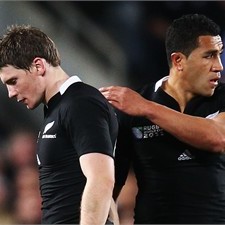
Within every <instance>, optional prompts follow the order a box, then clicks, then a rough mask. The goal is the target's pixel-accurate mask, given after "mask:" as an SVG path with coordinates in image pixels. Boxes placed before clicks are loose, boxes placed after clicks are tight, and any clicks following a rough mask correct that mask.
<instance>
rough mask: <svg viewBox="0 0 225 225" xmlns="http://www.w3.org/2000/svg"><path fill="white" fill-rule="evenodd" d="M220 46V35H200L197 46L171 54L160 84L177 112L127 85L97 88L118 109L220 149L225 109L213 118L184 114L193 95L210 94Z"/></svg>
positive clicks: (210, 148)
mask: <svg viewBox="0 0 225 225" xmlns="http://www.w3.org/2000/svg"><path fill="white" fill-rule="evenodd" d="M222 50H223V44H222V41H221V37H220V36H200V37H199V46H198V47H197V48H196V49H194V50H193V51H192V52H191V54H190V55H189V56H188V57H186V56H185V55H184V54H182V53H181V52H174V53H173V54H172V55H171V60H172V67H171V68H170V73H169V78H168V80H167V81H165V82H164V83H163V85H162V88H163V89H164V91H165V92H167V93H168V94H169V95H171V96H172V97H173V98H174V99H175V100H176V101H177V102H178V104H179V106H180V112H177V111H175V110H172V109H170V108H168V107H165V106H163V105H160V104H157V103H155V102H152V101H148V100H146V99H144V98H143V97H141V96H140V95H139V94H138V93H136V92H134V91H133V90H131V89H129V88H126V87H119V86H110V87H103V88H100V91H101V92H102V94H103V95H104V96H105V97H106V98H107V99H108V101H109V102H110V103H111V104H112V105H113V106H114V107H116V108H118V109H119V110H122V111H123V112H125V113H127V114H130V115H133V116H142V117H146V118H147V119H149V120H151V121H152V122H153V123H155V124H157V125H159V126H160V127H161V128H163V129H164V130H166V131H167V132H169V133H171V134H172V135H173V136H175V137H176V138H178V139H179V140H181V141H183V142H185V143H188V144H190V145H192V146H194V147H196V148H199V149H201V150H207V151H211V152H217V153H223V152H224V151H225V113H220V114H218V115H217V116H216V117H214V118H213V119H206V118H201V117H194V116H190V115H186V114H183V111H184V109H185V107H186V105H187V103H188V102H189V101H190V100H191V99H192V98H193V97H195V96H199V95H200V96H208V97H209V96H212V95H213V93H214V90H215V88H216V86H217V85H218V80H219V78H220V76H221V75H220V72H221V71H222V70H223V66H222V63H221V59H220V54H221V53H222ZM174 121H176V123H174ZM187 124H188V126H187Z"/></svg>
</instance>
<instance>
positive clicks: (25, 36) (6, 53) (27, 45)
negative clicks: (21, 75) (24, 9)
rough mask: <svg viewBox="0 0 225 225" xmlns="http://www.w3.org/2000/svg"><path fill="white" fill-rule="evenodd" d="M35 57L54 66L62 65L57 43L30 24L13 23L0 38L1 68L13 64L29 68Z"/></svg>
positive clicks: (16, 66) (19, 67) (20, 67)
mask: <svg viewBox="0 0 225 225" xmlns="http://www.w3.org/2000/svg"><path fill="white" fill-rule="evenodd" d="M35 57H41V58H44V59H45V60H46V61H47V62H48V63H49V64H51V65H52V66H54V67H55V66H58V65H60V57H59V53H58V50H57V48H56V46H55V43H54V42H53V41H52V40H51V39H50V38H49V37H48V36H47V35H46V34H45V33H43V32H42V31H41V30H39V29H38V28H35V27H32V26H30V25H12V26H9V27H7V32H6V34H5V35H3V37H2V38H1V39H0V69H1V68H2V67H5V66H7V65H12V66H14V67H15V68H18V69H25V70H29V69H30V66H31V64H32V62H33V60H34V59H35Z"/></svg>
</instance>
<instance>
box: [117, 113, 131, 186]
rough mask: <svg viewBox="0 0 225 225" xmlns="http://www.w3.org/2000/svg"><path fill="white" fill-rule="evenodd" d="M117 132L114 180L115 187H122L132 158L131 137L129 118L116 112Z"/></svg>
mask: <svg viewBox="0 0 225 225" xmlns="http://www.w3.org/2000/svg"><path fill="white" fill-rule="evenodd" d="M117 117H118V122H119V132H118V137H117V145H116V151H115V179H116V185H118V186H123V185H124V184H125V182H126V179H127V176H128V172H129V169H130V166H131V161H132V156H133V145H132V135H131V128H130V123H131V117H130V116H128V115H126V114H124V113H122V112H119V111H117Z"/></svg>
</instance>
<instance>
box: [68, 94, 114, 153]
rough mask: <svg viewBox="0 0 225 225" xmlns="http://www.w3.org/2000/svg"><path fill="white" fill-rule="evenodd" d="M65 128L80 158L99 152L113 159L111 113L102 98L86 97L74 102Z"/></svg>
mask: <svg viewBox="0 0 225 225" xmlns="http://www.w3.org/2000/svg"><path fill="white" fill-rule="evenodd" d="M65 121H66V122H65V123H66V124H65V126H66V129H67V132H69V136H70V139H71V141H72V144H73V146H74V147H75V149H76V151H77V154H78V156H81V155H83V154H87V153H92V152H97V153H102V154H106V155H109V156H111V157H113V151H114V143H113V140H112V137H111V134H110V126H111V124H110V123H111V120H110V112H109V109H108V107H107V105H106V104H105V102H104V101H102V100H101V99H100V98H95V97H90V96H84V97H80V98H77V99H76V100H74V101H72V103H71V104H70V106H69V107H68V109H67V113H66V118H65Z"/></svg>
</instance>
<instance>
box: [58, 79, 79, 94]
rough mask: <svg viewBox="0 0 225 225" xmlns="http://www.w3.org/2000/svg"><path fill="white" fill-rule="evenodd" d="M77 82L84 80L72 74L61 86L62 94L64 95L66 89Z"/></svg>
mask: <svg viewBox="0 0 225 225" xmlns="http://www.w3.org/2000/svg"><path fill="white" fill-rule="evenodd" d="M76 82H82V81H81V79H80V78H79V77H78V76H72V77H70V78H69V79H67V80H66V81H65V82H64V83H63V84H62V85H61V87H60V88H59V91H60V94H61V95H63V94H64V93H65V91H66V89H67V88H68V87H69V86H70V85H71V84H74V83H76Z"/></svg>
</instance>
